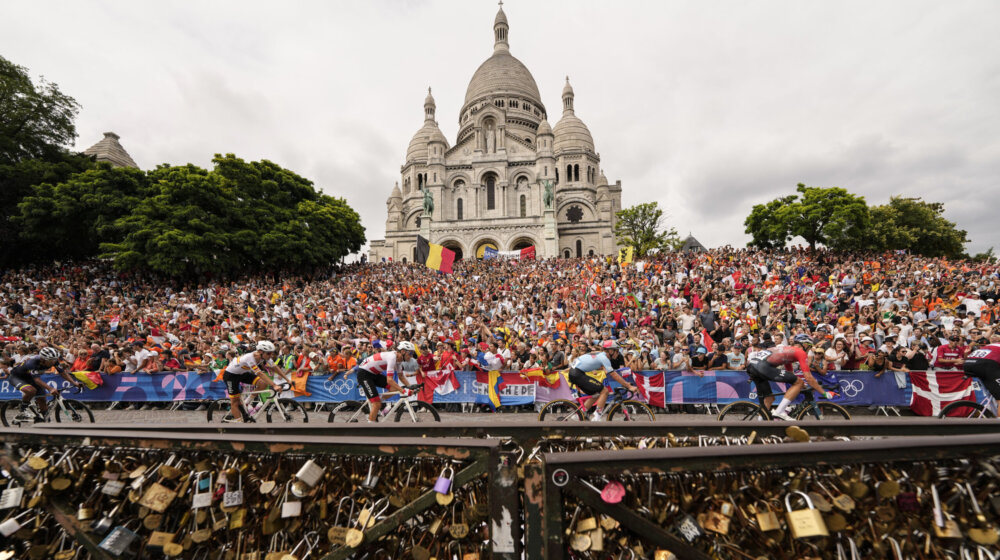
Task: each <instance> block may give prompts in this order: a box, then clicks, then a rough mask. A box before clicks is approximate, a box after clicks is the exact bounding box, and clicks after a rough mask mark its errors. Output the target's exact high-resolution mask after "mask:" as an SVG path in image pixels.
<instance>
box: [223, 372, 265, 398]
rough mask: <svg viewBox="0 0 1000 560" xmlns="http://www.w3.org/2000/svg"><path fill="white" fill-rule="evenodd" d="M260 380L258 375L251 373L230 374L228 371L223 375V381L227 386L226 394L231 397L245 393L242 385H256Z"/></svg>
mask: <svg viewBox="0 0 1000 560" xmlns="http://www.w3.org/2000/svg"><path fill="white" fill-rule="evenodd" d="M258 379H260V378H259V377H258V376H257V374H255V373H253V372H249V371H248V372H246V373H229V372H228V371H227V372H225V373H223V374H222V381H223V383H225V384H226V393H227V394H228V395H229V396H230V397H235V396H236V395H239V394H242V393H243V388H242V387H241V385H255V384H256V383H257V380H258Z"/></svg>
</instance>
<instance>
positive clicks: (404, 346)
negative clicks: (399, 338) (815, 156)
mask: <svg viewBox="0 0 1000 560" xmlns="http://www.w3.org/2000/svg"><path fill="white" fill-rule="evenodd" d="M396 348H398V349H399V350H408V351H410V352H414V353H416V351H417V348H416V347H415V346H414V345H413V343H412V342H410V341H408V340H404V341H403V342H400V343H399V346H397V347H396Z"/></svg>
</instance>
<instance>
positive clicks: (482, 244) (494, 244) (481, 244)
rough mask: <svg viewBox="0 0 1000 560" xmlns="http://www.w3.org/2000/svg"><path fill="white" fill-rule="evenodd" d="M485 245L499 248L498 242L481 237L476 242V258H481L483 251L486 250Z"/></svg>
mask: <svg viewBox="0 0 1000 560" xmlns="http://www.w3.org/2000/svg"><path fill="white" fill-rule="evenodd" d="M487 247H491V248H493V249H497V250H499V248H500V244H499V243H497V242H496V241H495V240H493V239H482V240H480V241H478V242H477V243H476V258H477V259H481V258H483V253H484V252H485V251H486V248H487Z"/></svg>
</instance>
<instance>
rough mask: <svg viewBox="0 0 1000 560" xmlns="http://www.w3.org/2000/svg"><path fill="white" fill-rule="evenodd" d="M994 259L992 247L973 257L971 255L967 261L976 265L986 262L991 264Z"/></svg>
mask: <svg viewBox="0 0 1000 560" xmlns="http://www.w3.org/2000/svg"><path fill="white" fill-rule="evenodd" d="M995 258H996V255H994V254H993V247H990V248H989V249H987V250H986V251H984V252H982V253H976V254H975V255H972V256H971V257H969V260H971V261H973V262H978V263H988V262H993V259H995Z"/></svg>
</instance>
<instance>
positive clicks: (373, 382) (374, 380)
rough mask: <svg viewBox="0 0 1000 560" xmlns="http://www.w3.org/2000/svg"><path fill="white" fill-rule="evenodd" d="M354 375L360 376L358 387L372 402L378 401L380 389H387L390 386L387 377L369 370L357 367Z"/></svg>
mask: <svg viewBox="0 0 1000 560" xmlns="http://www.w3.org/2000/svg"><path fill="white" fill-rule="evenodd" d="M354 373H355V375H357V376H358V387H360V388H361V392H362V393H363V394H364V396H365V398H366V399H368V400H370V401H376V400H378V388H382V389H385V388H386V386H388V385H389V380H388V378H386V376H384V375H381V374H378V373H372V372H370V371H368V370H367V369H362V368H359V367H356V368H354Z"/></svg>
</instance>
